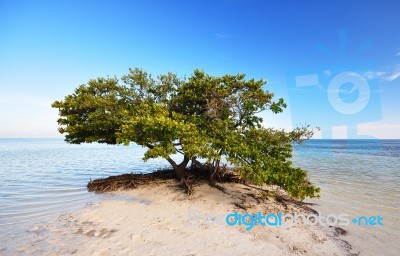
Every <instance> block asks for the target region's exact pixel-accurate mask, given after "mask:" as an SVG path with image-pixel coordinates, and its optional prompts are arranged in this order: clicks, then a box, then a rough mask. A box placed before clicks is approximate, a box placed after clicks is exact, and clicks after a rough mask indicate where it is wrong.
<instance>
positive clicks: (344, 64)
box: [0, 0, 400, 139]
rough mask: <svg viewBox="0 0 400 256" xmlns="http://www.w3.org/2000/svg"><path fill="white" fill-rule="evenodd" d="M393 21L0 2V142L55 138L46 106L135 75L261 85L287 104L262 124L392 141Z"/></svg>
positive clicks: (396, 42) (371, 11)
mask: <svg viewBox="0 0 400 256" xmlns="http://www.w3.org/2000/svg"><path fill="white" fill-rule="evenodd" d="M398 13H400V2H399V1H396V0H393V1H240V0H225V1H161V0H160V1H140V2H139V1H101V0H100V1H89V0H88V1H6V0H0V89H1V93H0V120H1V123H2V124H1V126H0V137H13V138H16V137H17V138H18V137H59V136H61V135H59V134H58V133H57V124H56V119H57V111H56V110H54V109H51V108H50V104H51V102H52V101H54V100H59V99H62V98H63V97H64V96H65V95H67V94H70V93H71V92H73V90H74V88H75V87H77V86H78V85H80V84H83V83H86V82H87V81H88V80H89V79H91V78H95V77H99V76H107V75H110V76H114V75H116V76H121V75H123V74H126V73H127V72H128V68H129V67H141V68H143V69H145V70H147V71H148V72H150V73H153V74H159V73H165V72H168V71H172V72H176V73H178V74H179V75H182V76H183V75H190V74H191V73H192V71H193V70H194V69H195V68H199V69H204V70H205V71H206V72H208V73H210V74H213V75H222V74H226V73H230V74H236V73H246V74H247V75H248V76H249V77H254V78H260V79H261V78H262V79H266V80H267V81H268V85H267V86H266V89H268V90H270V91H272V92H274V93H275V94H276V95H277V97H283V98H284V99H285V100H286V102H287V103H288V104H289V107H288V108H287V109H286V111H285V112H284V113H283V114H281V115H278V116H276V115H272V114H269V113H263V114H262V115H263V116H264V123H265V125H266V126H274V127H279V128H286V129H290V128H292V127H294V126H297V125H299V124H302V123H307V124H310V125H311V126H313V127H314V126H319V127H321V128H322V132H321V133H319V134H317V135H316V138H319V137H322V138H364V137H365V138H370V137H372V138H373V137H375V138H399V139H400V115H399V114H398V111H399V109H400V108H399V107H400V103H399V100H398V98H399V96H400V31H399V30H398V26H399V25H400V15H398ZM340 77H342V78H344V79H341V80H340V79H339V78H340ZM352 78H355V79H352ZM307 79H308V80H307ZM301 81H303V82H301ZM304 81H305V83H306V85H305V86H301V85H302V83H304ZM307 83H308V84H307ZM303 85H304V84H303ZM352 109H353V111H352Z"/></svg>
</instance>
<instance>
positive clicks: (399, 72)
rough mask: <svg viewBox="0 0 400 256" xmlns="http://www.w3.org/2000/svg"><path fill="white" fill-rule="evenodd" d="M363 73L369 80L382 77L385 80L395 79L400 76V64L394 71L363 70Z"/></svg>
mask: <svg viewBox="0 0 400 256" xmlns="http://www.w3.org/2000/svg"><path fill="white" fill-rule="evenodd" d="M362 75H363V76H364V77H365V78H366V79H367V80H375V79H380V80H384V81H393V80H396V79H397V78H399V77H400V65H397V66H396V68H395V69H394V71H392V72H385V71H371V70H370V71H366V72H363V73H362Z"/></svg>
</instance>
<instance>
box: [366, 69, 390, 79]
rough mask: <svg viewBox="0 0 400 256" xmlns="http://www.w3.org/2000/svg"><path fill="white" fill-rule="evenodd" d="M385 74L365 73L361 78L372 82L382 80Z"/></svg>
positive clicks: (377, 72) (379, 72) (381, 72)
mask: <svg viewBox="0 0 400 256" xmlns="http://www.w3.org/2000/svg"><path fill="white" fill-rule="evenodd" d="M386 74H387V72H383V71H366V72H364V73H363V76H364V77H365V78H366V79H367V80H374V79H380V78H383V77H384V76H385V75H386Z"/></svg>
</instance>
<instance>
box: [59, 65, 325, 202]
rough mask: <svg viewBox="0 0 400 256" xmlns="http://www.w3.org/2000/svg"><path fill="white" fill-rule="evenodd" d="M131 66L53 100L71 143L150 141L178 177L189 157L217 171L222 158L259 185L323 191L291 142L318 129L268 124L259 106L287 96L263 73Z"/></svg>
mask: <svg viewBox="0 0 400 256" xmlns="http://www.w3.org/2000/svg"><path fill="white" fill-rule="evenodd" d="M129 71H130V72H129V74H128V75H125V76H123V77H122V78H121V79H117V78H109V77H107V78H97V79H92V80H90V81H89V82H88V83H87V84H84V85H80V86H79V87H78V88H77V89H76V90H75V92H74V93H73V94H71V95H67V96H66V97H65V98H64V100H62V101H55V102H54V103H53V104H52V107H54V108H58V110H59V115H60V118H59V119H58V124H59V126H60V127H59V132H60V133H62V134H65V140H66V141H67V142H68V143H73V144H80V143H85V142H86V143H91V142H98V143H107V144H124V145H128V144H129V143H131V142H134V143H136V144H138V145H141V146H143V147H146V148H147V151H146V153H145V155H144V160H148V159H150V158H158V157H162V158H165V159H166V160H167V161H168V162H169V163H170V164H171V165H172V167H173V169H174V171H175V173H176V175H177V177H179V178H181V177H183V175H184V172H185V168H186V167H187V166H188V163H189V162H190V161H192V162H196V163H197V164H200V165H207V166H209V167H211V168H215V170H217V169H220V168H221V161H224V162H227V163H228V164H230V165H233V166H234V167H235V168H237V170H238V172H239V173H240V175H241V177H242V178H244V179H247V180H249V181H250V182H253V183H255V184H258V185H262V184H272V185H279V186H280V187H282V188H283V189H285V190H286V191H287V192H288V193H289V194H291V195H292V196H294V197H297V198H300V199H304V198H305V197H307V196H308V197H314V196H318V193H319V188H317V187H315V186H314V185H312V184H311V183H310V182H309V181H308V178H307V172H306V171H305V170H303V169H301V168H295V167H293V166H292V162H291V157H292V144H293V143H295V142H301V141H302V140H304V139H308V138H310V137H311V136H312V134H313V131H312V130H309V129H308V127H300V128H296V129H294V130H293V131H290V132H287V131H284V130H276V129H273V128H266V127H264V126H263V125H262V121H263V120H262V118H261V117H260V116H259V115H257V114H258V113H260V112H261V111H272V112H273V113H280V112H282V111H283V109H284V108H285V107H286V104H285V102H284V101H283V99H278V100H274V99H273V96H274V95H273V93H270V92H269V91H265V90H264V89H263V87H264V85H265V84H266V82H265V81H264V80H255V79H246V76H245V75H244V74H238V75H224V76H211V75H208V74H206V73H205V72H203V71H199V70H195V71H194V73H193V74H192V75H191V76H190V77H189V78H180V77H178V76H177V75H176V74H173V73H168V74H165V75H159V76H157V77H156V78H154V77H153V76H152V75H151V74H149V73H147V72H145V71H143V70H142V69H137V68H136V69H130V70H129ZM177 153H179V154H182V155H183V161H182V162H181V163H176V162H175V161H174V160H173V159H172V158H171V155H173V154H177Z"/></svg>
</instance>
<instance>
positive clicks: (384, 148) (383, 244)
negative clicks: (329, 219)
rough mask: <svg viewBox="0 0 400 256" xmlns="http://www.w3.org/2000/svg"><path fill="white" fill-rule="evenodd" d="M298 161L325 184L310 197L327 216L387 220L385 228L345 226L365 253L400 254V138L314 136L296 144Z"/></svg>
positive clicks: (298, 163) (316, 180)
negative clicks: (364, 138)
mask: <svg viewBox="0 0 400 256" xmlns="http://www.w3.org/2000/svg"><path fill="white" fill-rule="evenodd" d="M293 162H294V164H295V165H297V166H300V167H303V168H304V169H306V170H308V172H309V176H310V179H311V181H312V182H313V183H315V184H316V185H318V186H320V187H321V189H322V192H321V198H320V199H316V200H308V201H311V202H314V203H317V204H318V205H317V206H316V208H317V210H318V211H320V213H322V214H323V215H324V216H327V215H328V214H348V215H349V216H350V217H351V218H353V217H354V218H357V217H359V216H366V217H368V216H378V215H379V216H381V217H383V218H384V220H383V226H365V225H364V226H363V225H362V226H358V225H355V224H354V223H350V225H349V226H346V227H343V228H345V229H346V230H348V231H349V235H348V239H349V240H350V242H351V244H353V245H355V246H356V247H358V248H359V249H360V251H361V254H360V255H400V245H399V243H398V241H399V239H400V140H310V141H307V142H306V143H305V144H304V145H299V146H295V152H294V159H293Z"/></svg>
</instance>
